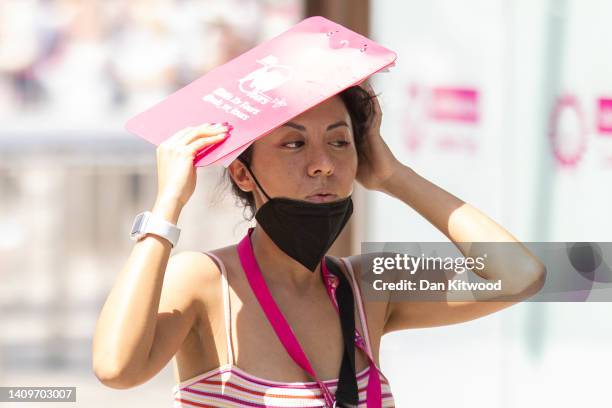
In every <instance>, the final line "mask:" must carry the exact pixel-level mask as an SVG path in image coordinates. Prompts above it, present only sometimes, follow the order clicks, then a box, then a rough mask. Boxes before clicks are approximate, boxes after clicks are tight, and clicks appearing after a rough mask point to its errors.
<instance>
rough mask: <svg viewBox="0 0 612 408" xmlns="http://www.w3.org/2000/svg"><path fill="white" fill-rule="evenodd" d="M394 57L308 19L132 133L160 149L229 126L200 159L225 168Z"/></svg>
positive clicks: (155, 110) (150, 113)
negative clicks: (196, 131) (181, 135)
mask: <svg viewBox="0 0 612 408" xmlns="http://www.w3.org/2000/svg"><path fill="white" fill-rule="evenodd" d="M396 57H397V56H396V54H395V53H394V52H393V51H391V50H389V49H387V48H385V47H383V46H381V45H379V44H377V43H375V42H373V41H372V40H370V39H368V38H366V37H364V36H362V35H360V34H357V33H355V32H353V31H351V30H349V29H347V28H346V27H343V26H341V25H339V24H337V23H335V22H333V21H330V20H327V19H325V18H323V17H320V16H316V17H310V18H307V19H305V20H302V21H301V22H300V23H298V24H296V25H295V26H293V27H292V28H290V29H289V30H287V31H285V32H284V33H282V34H280V35H278V36H277V37H274V38H272V39H271V40H268V41H266V42H264V43H262V44H260V45H258V46H256V47H254V48H252V49H250V50H249V51H247V52H245V53H243V54H242V55H239V56H238V57H236V58H234V59H232V60H230V61H229V62H227V63H225V64H223V65H221V66H219V67H217V68H215V69H213V70H211V71H209V72H208V73H206V74H205V75H204V76H202V77H200V78H198V79H196V80H195V81H193V82H192V83H190V84H188V85H187V86H185V87H183V88H181V89H179V90H178V91H176V92H174V93H173V94H171V95H170V96H168V97H167V98H165V99H164V100H162V101H161V102H159V103H157V104H156V105H154V106H152V107H150V108H149V109H147V110H145V111H144V112H141V113H139V114H138V115H136V116H134V117H133V118H131V119H130V120H129V121H128V122H127V124H126V129H127V130H128V131H129V132H131V133H134V134H136V135H138V136H140V137H142V138H144V139H145V140H147V141H149V142H151V143H154V144H155V145H159V144H160V143H161V142H163V141H164V140H166V139H167V138H169V137H170V136H172V135H173V134H174V133H175V132H177V131H178V130H180V129H183V128H185V127H187V126H196V125H200V124H202V123H206V122H216V123H220V122H226V121H227V122H229V123H230V124H231V125H232V126H233V127H234V128H233V130H232V132H231V134H230V136H229V137H228V138H226V139H225V140H223V141H222V142H220V143H218V144H215V145H212V146H208V147H207V148H204V149H202V150H201V151H200V152H198V154H197V155H196V158H195V160H194V165H196V166H207V165H210V164H213V163H221V164H223V165H224V166H225V167H227V166H228V165H229V163H231V162H232V161H233V160H234V159H235V158H236V157H237V156H238V155H239V154H240V153H241V152H242V151H244V150H245V149H246V148H247V147H248V146H249V145H250V144H251V143H252V142H253V141H254V140H256V139H257V138H259V137H262V136H264V135H266V134H267V133H269V132H270V131H271V130H273V129H275V128H276V127H278V126H280V125H282V124H283V123H285V122H286V121H288V120H290V119H291V118H293V117H295V116H297V115H299V114H300V113H302V112H304V111H306V110H308V109H309V108H311V107H313V106H314V105H316V104H318V103H320V102H323V101H324V100H326V99H328V98H330V97H331V96H333V95H335V94H337V93H339V92H341V91H343V90H344V89H346V88H348V87H350V86H353V85H356V84H359V83H360V82H363V81H364V80H365V79H367V78H368V77H369V76H371V75H372V74H374V73H376V72H378V71H380V70H383V69H385V68H388V67H390V66H392V65H394V61H395V59H396Z"/></svg>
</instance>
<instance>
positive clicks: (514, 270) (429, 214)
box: [383, 165, 544, 293]
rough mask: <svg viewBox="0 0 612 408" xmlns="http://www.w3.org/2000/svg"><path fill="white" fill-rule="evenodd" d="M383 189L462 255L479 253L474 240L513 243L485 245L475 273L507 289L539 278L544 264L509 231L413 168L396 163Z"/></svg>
mask: <svg viewBox="0 0 612 408" xmlns="http://www.w3.org/2000/svg"><path fill="white" fill-rule="evenodd" d="M383 191H384V192H385V193H387V194H389V195H391V196H393V197H395V198H397V199H399V200H401V201H403V202H404V203H406V204H407V205H409V206H410V207H412V208H413V209H414V210H415V211H417V212H418V213H419V214H421V215H422V216H423V217H424V218H425V219H427V220H428V221H429V222H430V223H431V224H432V225H433V226H434V227H436V228H437V229H438V230H439V231H441V232H442V233H443V234H444V235H446V236H447V237H448V239H449V240H451V241H452V242H453V243H454V244H455V245H456V246H457V248H458V249H459V250H460V251H461V253H462V254H463V255H464V256H472V257H475V256H479V255H480V254H477V253H473V252H474V251H473V250H472V249H473V247H472V245H471V243H473V242H484V243H492V242H509V243H515V244H516V245H506V244H504V246H503V247H502V246H498V247H494V246H493V245H491V244H488V245H487V246H486V248H487V249H491V251H489V252H490V253H489V254H488V256H487V261H486V267H485V268H484V269H483V270H482V271H480V272H479V273H478V275H479V276H481V277H483V278H484V279H487V280H497V279H502V280H503V282H504V284H505V286H506V288H508V291H509V292H512V293H516V292H517V291H520V290H522V289H525V288H527V287H529V286H530V285H531V284H532V283H533V281H534V280H538V279H541V278H542V276H541V274H543V270H544V266H543V264H542V263H541V262H540V261H539V259H537V257H535V256H534V255H533V254H532V253H531V252H530V251H529V250H528V249H527V248H526V247H525V246H524V245H523V244H521V243H520V242H519V241H518V240H517V239H516V238H515V237H514V236H513V235H512V234H510V232H508V231H507V230H505V229H504V228H503V227H502V226H500V225H499V224H497V223H496V222H495V221H493V220H492V219H491V218H489V217H488V216H487V215H485V214H483V213H482V212H481V211H479V210H478V209H476V208H475V207H473V206H471V205H470V204H468V203H466V202H464V201H463V200H460V199H459V198H457V197H455V196H454V195H452V194H450V193H449V192H447V191H445V190H444V189H442V188H440V187H438V186H437V185H435V184H433V183H431V182H430V181H428V180H426V179H425V178H423V177H421V176H420V175H419V174H417V173H416V172H415V171H414V170H413V169H412V168H410V167H408V166H405V165H399V166H398V169H397V170H396V171H395V172H394V173H393V176H391V177H390V178H389V179H388V180H387V181H386V182H385V184H384V190H383ZM479 248H481V249H482V248H483V246H479ZM499 248H503V251H499V250H498V249H499ZM493 249H495V251H493ZM475 272H476V271H475Z"/></svg>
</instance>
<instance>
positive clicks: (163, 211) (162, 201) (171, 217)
mask: <svg viewBox="0 0 612 408" xmlns="http://www.w3.org/2000/svg"><path fill="white" fill-rule="evenodd" d="M182 209H183V204H181V202H180V201H178V200H176V199H166V198H163V197H158V198H157V200H155V204H154V205H153V208H152V209H151V212H152V213H153V214H155V215H157V216H160V217H162V218H163V219H165V220H166V221H168V222H170V223H172V224H174V225H177V224H178V219H179V216H180V214H181V211H182Z"/></svg>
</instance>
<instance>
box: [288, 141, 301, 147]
mask: <svg viewBox="0 0 612 408" xmlns="http://www.w3.org/2000/svg"><path fill="white" fill-rule="evenodd" d="M296 143H301V144H304V142H302V141H299V140H297V141H295V142H287V143H285V144H284V145H283V146H287V147H299V146H289V145H295V144H296ZM300 146H301V145H300Z"/></svg>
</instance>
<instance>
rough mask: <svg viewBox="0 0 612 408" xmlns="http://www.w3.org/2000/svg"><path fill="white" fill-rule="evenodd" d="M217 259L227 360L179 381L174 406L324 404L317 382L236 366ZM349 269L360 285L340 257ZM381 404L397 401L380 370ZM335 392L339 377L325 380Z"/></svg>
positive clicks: (362, 375) (363, 383) (362, 386)
mask: <svg viewBox="0 0 612 408" xmlns="http://www.w3.org/2000/svg"><path fill="white" fill-rule="evenodd" d="M205 253H206V254H207V255H209V256H211V257H212V258H214V259H215V260H216V261H217V263H218V264H219V266H220V269H221V275H222V283H223V305H224V314H225V335H226V345H227V356H228V362H227V363H226V364H224V365H222V366H221V367H217V368H215V369H212V370H210V371H208V372H205V373H202V374H199V375H197V376H195V377H192V378H190V379H187V380H185V381H182V382H180V383H178V384H176V385H175V386H174V387H173V388H172V391H173V396H174V405H173V406H174V408H183V407H189V408H193V407H207V408H217V407H218V408H225V407H232V408H235V407H279V408H280V407H286V408H289V407H324V406H325V399H324V397H323V392H322V390H321V388H320V387H319V385H318V384H317V383H316V381H308V382H279V381H271V380H267V379H264V378H261V377H257V376H254V375H252V374H249V373H248V372H246V371H245V370H243V369H241V368H240V367H238V366H236V365H234V357H233V351H232V350H233V349H232V340H231V332H230V330H231V319H230V318H231V307H230V301H229V300H230V297H229V285H228V282H227V273H226V271H225V265H224V264H223V262H222V261H221V259H220V258H219V257H217V256H216V255H214V254H212V253H209V252H205ZM341 259H342V262H343V263H344V265H345V266H346V268H347V270H348V271H349V272H350V275H351V280H352V286H353V288H357V285H356V282H355V277H354V275H353V270H352V267H351V264H350V262H349V261H348V260H347V259H345V258H341ZM353 292H354V293H355V294H356V299H357V302H356V303H357V305H358V309H359V316H360V319H361V323H362V327H363V328H364V330H363V331H364V334H365V336H364V337H365V345H366V347H367V349H368V351H369V354H370V355H373V354H372V348H371V344H370V339H369V333H368V326H367V320H366V317H365V313H364V308H363V300H362V298H361V294H360V293H359V290H353ZM377 368H379V367H377ZM369 371H370V366H368V367H366V368H365V369H363V370H361V371H359V372H358V373H356V375H357V387H358V394H359V403H358V407H359V408H361V407H364V408H365V407H366V389H367V386H368V375H369ZM379 378H380V382H381V393H382V407H395V401H394V399H393V395H392V392H391V388H390V384H389V381H388V380H387V378H386V377H385V376H384V375H383V374H382V373H380V375H379ZM323 383H325V385H326V386H327V387H328V388H329V390H330V391H331V392H332V393H335V392H336V389H337V383H338V379H337V378H336V379H333V380H323Z"/></svg>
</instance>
